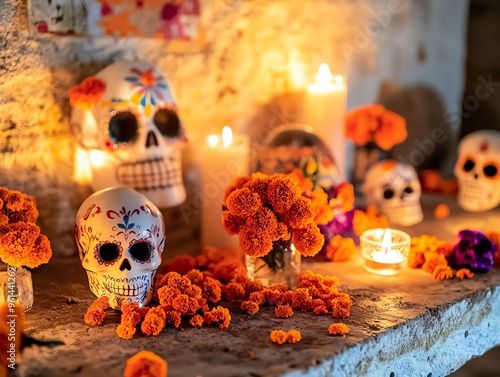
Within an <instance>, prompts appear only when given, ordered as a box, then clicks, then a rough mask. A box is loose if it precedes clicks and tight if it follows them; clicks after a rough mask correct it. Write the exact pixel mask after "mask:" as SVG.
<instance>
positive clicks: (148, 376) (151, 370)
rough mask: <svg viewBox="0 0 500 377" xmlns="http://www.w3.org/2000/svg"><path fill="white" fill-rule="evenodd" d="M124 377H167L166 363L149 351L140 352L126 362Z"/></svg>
mask: <svg viewBox="0 0 500 377" xmlns="http://www.w3.org/2000/svg"><path fill="white" fill-rule="evenodd" d="M124 377H167V362H166V361H165V360H164V359H162V358H161V357H160V356H158V355H156V354H154V353H153V352H150V351H141V352H139V353H137V354H135V355H134V356H132V357H131V358H130V359H128V360H127V365H126V366H125V372H124Z"/></svg>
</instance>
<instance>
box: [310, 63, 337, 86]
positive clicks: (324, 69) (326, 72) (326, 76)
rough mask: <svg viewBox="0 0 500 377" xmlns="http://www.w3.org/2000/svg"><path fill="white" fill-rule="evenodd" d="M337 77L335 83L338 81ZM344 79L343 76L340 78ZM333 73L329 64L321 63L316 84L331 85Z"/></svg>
mask: <svg viewBox="0 0 500 377" xmlns="http://www.w3.org/2000/svg"><path fill="white" fill-rule="evenodd" d="M338 77H339V76H337V77H336V78H335V81H337V80H338ZM340 77H341V78H342V76H340ZM332 79H333V77H332V73H331V72H330V67H328V64H326V63H321V65H320V66H319V69H318V75H317V76H316V83H318V84H330V83H331V82H332Z"/></svg>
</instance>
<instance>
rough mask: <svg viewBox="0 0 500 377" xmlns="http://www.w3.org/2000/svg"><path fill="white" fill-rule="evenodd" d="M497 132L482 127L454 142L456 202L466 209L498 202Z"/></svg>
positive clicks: (490, 206) (499, 164) (489, 206)
mask: <svg viewBox="0 0 500 377" xmlns="http://www.w3.org/2000/svg"><path fill="white" fill-rule="evenodd" d="M499 169H500V132H498V131H493V130H484V131H476V132H473V133H471V134H469V135H467V136H466V137H464V138H463V139H462V140H461V141H460V144H459V145H458V160H457V163H456V165H455V176H456V177H457V179H458V204H459V205H460V207H462V208H463V209H465V210H466V211H470V212H481V211H487V210H490V209H493V208H495V207H497V206H498V205H499V204H500V173H499V172H498V170H499Z"/></svg>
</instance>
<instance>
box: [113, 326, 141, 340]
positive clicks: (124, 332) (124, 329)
mask: <svg viewBox="0 0 500 377" xmlns="http://www.w3.org/2000/svg"><path fill="white" fill-rule="evenodd" d="M136 331H137V329H136V328H135V327H134V326H131V325H130V324H128V323H120V324H119V325H118V327H117V328H116V335H118V336H119V337H120V338H122V339H132V338H133V337H134V334H135V332H136Z"/></svg>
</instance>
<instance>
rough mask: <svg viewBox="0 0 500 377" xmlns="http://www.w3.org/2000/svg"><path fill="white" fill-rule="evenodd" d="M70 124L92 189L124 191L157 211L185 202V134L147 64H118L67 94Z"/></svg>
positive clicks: (167, 93)
mask: <svg viewBox="0 0 500 377" xmlns="http://www.w3.org/2000/svg"><path fill="white" fill-rule="evenodd" d="M70 102H71V105H72V114H71V125H72V129H73V132H74V134H75V136H76V137H77V139H78V141H79V143H80V146H81V147H82V148H83V149H84V150H85V152H84V153H87V160H88V164H89V165H90V170H91V175H92V178H91V182H92V183H91V185H92V188H93V189H94V190H100V189H102V188H106V187H114V186H126V187H131V188H134V189H136V190H137V191H139V192H141V193H142V194H144V195H146V196H147V197H148V198H149V199H150V200H151V201H153V203H155V204H156V205H157V206H158V207H160V208H165V207H172V206H175V205H178V204H180V203H182V202H183V201H184V200H185V197H186V193H185V189H184V186H183V183H182V171H181V158H180V153H181V150H180V146H181V144H182V141H184V140H185V134H184V130H183V127H182V125H181V122H180V120H179V117H178V115H177V111H176V107H175V103H174V100H173V97H172V93H171V91H170V88H169V85H168V82H167V80H166V79H165V78H164V77H163V76H162V74H161V73H160V72H159V71H158V70H157V69H156V67H154V66H152V65H151V64H148V63H146V62H140V61H139V62H116V63H113V64H111V65H109V66H107V67H106V68H104V69H103V70H101V71H100V72H98V73H97V74H96V75H95V76H93V77H89V78H86V79H85V80H83V81H82V83H81V84H79V85H77V86H75V87H73V88H72V89H71V91H70Z"/></svg>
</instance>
